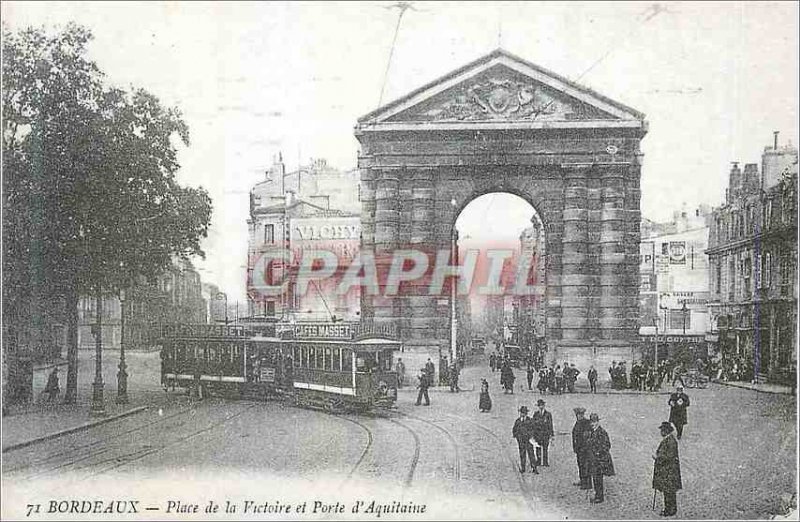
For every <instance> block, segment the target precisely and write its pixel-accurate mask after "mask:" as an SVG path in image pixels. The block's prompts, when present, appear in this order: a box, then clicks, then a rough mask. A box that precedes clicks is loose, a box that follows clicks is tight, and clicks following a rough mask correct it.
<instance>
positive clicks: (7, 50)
mask: <svg viewBox="0 0 800 522" xmlns="http://www.w3.org/2000/svg"><path fill="white" fill-rule="evenodd" d="M91 39H92V35H91V33H90V32H89V31H88V30H87V29H85V28H83V27H80V26H77V25H74V24H71V25H69V26H67V27H66V28H64V29H63V30H62V31H60V32H58V33H57V34H54V35H48V34H46V33H45V32H44V31H43V30H42V29H36V28H30V29H25V30H23V31H20V32H12V31H11V30H9V29H8V28H6V27H4V28H3V63H2V67H3V95H2V109H3V222H4V227H3V240H4V245H5V246H4V249H5V252H4V254H5V255H4V258H3V269H4V273H3V282H4V285H3V298H4V303H5V305H6V306H5V307H4V320H5V323H6V324H7V325H8V326H9V327H10V328H11V329H13V328H14V327H15V326H20V327H21V326H23V325H24V324H25V323H26V320H28V321H29V322H28V326H29V327H30V329H32V330H33V331H34V332H35V331H37V328H38V329H40V328H42V327H43V325H41V324H37V322H41V321H42V318H43V317H45V314H46V312H47V311H48V309H49V308H51V307H52V303H53V301H54V300H56V299H57V300H60V301H62V302H64V303H65V305H64V306H65V315H66V317H67V320H68V323H69V333H68V344H69V347H68V350H69V354H70V357H69V358H70V359H71V361H70V362H71V365H70V370H69V374H68V377H67V399H68V400H74V385H75V383H76V382H77V381H76V379H77V378H76V373H75V371H76V366H75V364H74V363H75V361H73V360H72V359H75V358H76V356H77V334H76V332H77V315H76V314H77V311H76V307H77V302H78V296H81V295H95V296H100V295H103V294H106V295H107V294H112V293H117V292H118V291H119V290H121V289H126V288H129V287H130V286H132V285H133V284H135V282H136V281H138V280H139V279H141V278H143V277H144V278H155V277H157V276H158V275H159V274H161V273H162V272H163V270H164V269H166V268H167V267H168V266H169V265H170V263H171V262H172V260H173V259H174V258H175V257H183V258H188V257H190V256H193V255H200V256H202V255H203V252H202V249H201V247H200V242H201V240H202V238H204V237H206V235H207V233H208V226H209V222H210V219H211V208H212V207H211V200H210V198H209V197H208V194H207V193H206V192H205V190H203V189H196V188H188V187H183V186H181V185H180V184H178V182H177V180H176V177H175V174H176V172H177V171H178V169H179V165H178V162H177V148H176V144H177V142H178V141H181V142H183V143H184V144H186V145H188V144H189V132H188V128H187V126H186V124H185V123H184V121H183V120H182V117H181V114H180V112H179V111H177V110H176V109H172V108H165V107H163V106H162V105H161V103H160V102H159V100H158V99H157V98H156V97H155V96H153V95H152V94H149V93H148V92H146V91H144V90H141V89H134V90H132V91H130V92H128V91H125V90H121V89H116V88H109V87H106V86H105V83H104V78H103V75H102V73H101V71H100V70H99V68H98V67H97V65H96V64H95V63H94V62H92V61H91V60H90V59H89V58H88V57H87V46H88V44H89V43H90V41H91ZM34 337H35V336H34ZM13 338H14V336H13V335H12V339H13ZM33 342H34V343H35V342H36V341H35V340H34V341H33ZM33 348H36V347H33Z"/></svg>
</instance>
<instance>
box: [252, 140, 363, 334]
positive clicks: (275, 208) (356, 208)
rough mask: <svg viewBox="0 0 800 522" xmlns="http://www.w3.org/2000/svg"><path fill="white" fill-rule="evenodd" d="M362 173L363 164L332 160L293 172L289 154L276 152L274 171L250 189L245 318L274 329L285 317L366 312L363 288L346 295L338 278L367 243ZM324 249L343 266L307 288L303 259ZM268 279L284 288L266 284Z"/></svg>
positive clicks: (354, 315)
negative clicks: (301, 280) (340, 165)
mask: <svg viewBox="0 0 800 522" xmlns="http://www.w3.org/2000/svg"><path fill="white" fill-rule="evenodd" d="M359 181H360V178H359V174H358V171H356V170H353V171H346V172H342V171H339V170H337V169H333V168H331V167H330V166H328V165H327V163H326V162H325V161H324V160H316V161H313V162H312V163H311V165H309V166H307V167H301V168H299V169H298V170H296V171H293V172H288V173H287V172H286V167H285V165H284V163H283V160H282V158H281V156H280V155H279V156H278V157H277V158H276V160H275V162H274V164H273V165H272V167H271V168H270V170H269V171H268V172H267V177H266V179H265V180H264V181H262V182H260V183H258V184H257V185H255V186H254V187H253V189H252V190H251V191H250V219H248V221H247V223H248V229H249V238H248V253H247V256H248V265H247V266H248V274H247V295H248V305H247V317H246V318H245V319H243V322H244V323H245V324H247V325H248V326H250V327H251V328H254V329H261V330H265V331H271V329H272V328H273V327H274V324H275V323H277V322H278V321H280V320H285V321H330V320H357V319H358V317H359V314H360V304H359V300H360V292H358V291H357V290H356V289H354V290H353V291H351V292H349V293H348V294H346V295H341V296H340V295H338V294H337V292H336V291H335V285H336V283H337V282H338V281H339V279H340V277H341V275H342V272H343V270H344V268H346V266H347V265H348V264H349V261H350V260H352V259H353V257H354V256H355V255H356V254H357V252H358V248H359V243H360V238H361V221H360V218H359V213H360V201H359V192H358V191H359ZM319 250H325V251H328V252H332V253H333V254H334V255H335V256H336V259H337V262H338V267H337V271H336V273H334V275H333V276H332V277H330V278H328V279H327V280H326V281H324V282H317V281H312V282H310V283H309V284H308V287H307V289H306V291H305V292H303V293H302V295H301V293H300V292H299V291H298V289H299V286H302V285H299V286H298V269H299V267H300V263H301V260H302V258H303V255H309V254H310V253H312V252H313V251H319ZM284 253H285V254H288V256H287V257H283V256H284ZM267 285H268V286H279V285H284V290H283V291H281V292H266V291H264V287H265V286H267Z"/></svg>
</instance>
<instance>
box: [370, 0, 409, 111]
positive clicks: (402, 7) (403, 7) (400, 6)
mask: <svg viewBox="0 0 800 522" xmlns="http://www.w3.org/2000/svg"><path fill="white" fill-rule="evenodd" d="M386 9H397V10H398V14H397V24H396V25H395V26H394V36H392V46H391V47H390V48H389V59H388V60H387V61H386V71H385V72H384V73H383V83H382V84H381V95H380V98H378V107H380V106H381V105H382V104H383V94H384V91H385V90H386V81H387V80H388V79H389V69H390V68H391V67H392V56H394V46H395V44H396V43H397V35H398V34H399V33H400V23H401V22H402V21H403V15H404V14H406V11H408V10H409V9H410V10H412V11H416V10H417V9H414V7H413V6H412V5H411V2H397V3H396V4H392V5H390V6H386Z"/></svg>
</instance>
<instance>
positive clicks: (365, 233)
mask: <svg viewBox="0 0 800 522" xmlns="http://www.w3.org/2000/svg"><path fill="white" fill-rule="evenodd" d="M360 191H361V248H360V251H361V253H362V254H367V253H369V254H374V252H375V172H374V171H373V170H372V169H368V168H362V169H361V188H360ZM374 317H375V314H374V307H373V296H371V295H369V294H368V293H366V292H363V291H362V292H361V319H362V320H364V321H368V322H369V321H372V320H373V319H374Z"/></svg>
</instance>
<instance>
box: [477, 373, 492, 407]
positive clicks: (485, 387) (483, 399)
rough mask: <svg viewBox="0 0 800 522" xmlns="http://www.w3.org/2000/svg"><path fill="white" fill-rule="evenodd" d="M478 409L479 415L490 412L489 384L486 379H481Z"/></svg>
mask: <svg viewBox="0 0 800 522" xmlns="http://www.w3.org/2000/svg"><path fill="white" fill-rule="evenodd" d="M478 409H479V410H481V413H484V412H487V411H491V410H492V398H491V397H489V383H488V382H486V379H481V396H480V399H479V400H478Z"/></svg>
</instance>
